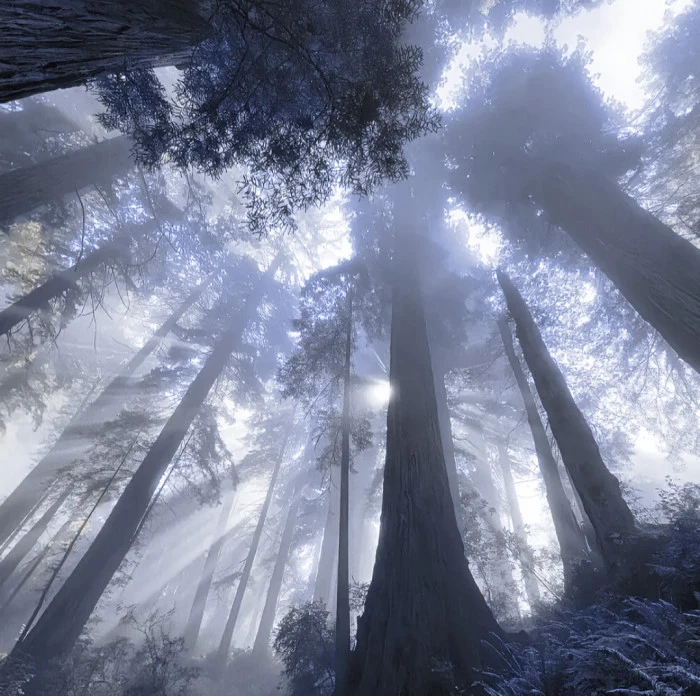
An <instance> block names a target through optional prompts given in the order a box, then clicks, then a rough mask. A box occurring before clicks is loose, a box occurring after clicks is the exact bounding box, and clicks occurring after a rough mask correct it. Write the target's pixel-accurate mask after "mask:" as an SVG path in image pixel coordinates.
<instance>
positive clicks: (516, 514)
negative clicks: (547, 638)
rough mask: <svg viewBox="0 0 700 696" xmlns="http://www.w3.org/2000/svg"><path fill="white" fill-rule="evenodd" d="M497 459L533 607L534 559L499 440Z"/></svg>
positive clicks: (537, 590) (535, 587) (536, 593)
mask: <svg viewBox="0 0 700 696" xmlns="http://www.w3.org/2000/svg"><path fill="white" fill-rule="evenodd" d="M498 461H499V464H500V465H501V471H502V472H503V483H504V485H505V489H506V498H507V499H508V509H509V511H510V517H511V519H512V520H513V532H514V533H515V536H516V538H517V539H518V541H519V542H520V543H521V544H522V548H521V549H520V553H521V559H520V562H521V563H520V565H521V568H522V571H523V582H524V583H525V594H526V595H527V601H528V602H529V604H530V607H532V608H534V607H535V605H536V604H537V602H539V601H540V586H539V584H538V582H537V578H536V577H535V574H534V571H533V569H534V565H535V559H534V556H533V554H532V552H531V550H530V547H529V546H528V542H527V531H526V529H525V523H524V522H523V516H522V513H521V512H520V502H519V501H518V491H517V490H516V488H515V479H514V478H513V469H512V468H511V465H510V456H509V455H508V448H507V447H506V444H505V443H503V442H500V443H499V444H498Z"/></svg>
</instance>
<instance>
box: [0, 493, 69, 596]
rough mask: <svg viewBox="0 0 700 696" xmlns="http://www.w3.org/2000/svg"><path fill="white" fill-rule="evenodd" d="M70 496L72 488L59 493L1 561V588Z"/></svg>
mask: <svg viewBox="0 0 700 696" xmlns="http://www.w3.org/2000/svg"><path fill="white" fill-rule="evenodd" d="M70 494H71V489H70V488H65V489H64V490H63V491H62V492H61V493H59V494H58V496H57V497H56V499H55V500H54V501H53V503H52V504H51V505H50V506H49V507H48V509H47V510H46V511H45V512H44V514H43V515H42V516H41V517H40V518H39V519H38V520H37V521H36V522H35V523H34V524H33V525H32V527H31V528H30V529H28V530H27V532H25V534H23V535H22V536H21V537H20V538H19V540H18V541H17V543H16V544H15V545H14V546H13V547H12V548H11V549H10V551H9V553H8V554H7V555H6V556H5V557H4V558H3V559H2V561H0V588H1V587H2V586H3V585H4V584H5V583H6V582H7V581H8V580H9V579H10V576H11V575H12V573H14V572H15V570H16V569H17V567H18V566H19V564H20V563H21V562H22V561H23V560H24V559H25V558H26V557H27V556H28V555H29V554H30V553H31V551H32V549H33V548H34V546H35V544H36V543H37V541H39V539H40V538H41V535H42V534H43V533H44V532H45V531H46V529H47V527H48V526H49V524H50V522H51V520H52V519H53V517H54V515H55V514H56V513H57V512H58V511H59V509H60V508H61V506H62V505H63V503H64V502H65V501H66V500H67V499H68V496H69V495H70Z"/></svg>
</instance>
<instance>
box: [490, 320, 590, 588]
mask: <svg viewBox="0 0 700 696" xmlns="http://www.w3.org/2000/svg"><path fill="white" fill-rule="evenodd" d="M498 329H499V331H500V334H501V340H502V341H503V347H504V349H505V352H506V357H507V358H508V363H509V364H510V368H511V370H512V372H513V376H514V377H515V382H516V384H517V385H518V389H519V391H520V396H521V397H522V399H523V403H524V405H525V413H526V415H527V421H528V424H529V426H530V432H531V433H532V439H533V442H534V444H535V453H536V455H537V463H538V465H539V469H540V474H541V475H542V480H543V481H544V487H545V494H546V497H547V504H548V506H549V511H550V512H551V514H552V522H553V523H554V531H555V533H556V535H557V540H558V542H559V553H560V554H561V560H562V565H563V568H564V587H565V588H566V589H567V590H571V589H572V587H573V584H574V580H575V576H576V569H577V566H579V565H580V564H581V563H583V562H585V561H588V560H589V554H588V549H587V548H586V540H585V538H584V535H583V532H582V531H581V527H580V526H579V524H578V521H577V520H576V516H575V515H574V511H573V510H572V509H571V504H570V503H569V498H568V497H567V495H566V491H565V490H564V485H563V483H562V480H561V476H560V475H559V467H558V466H557V462H556V460H555V459H554V455H553V453H552V448H551V447H550V445H549V438H548V437H547V431H546V430H545V427H544V424H543V423H542V419H541V418H540V414H539V411H538V410H537V404H536V403H535V398H534V396H533V395H532V392H531V391H530V385H529V384H528V381H527V377H526V376H525V372H524V371H523V368H522V366H521V365H520V361H519V360H518V357H517V355H516V354H515V347H514V345H513V335H512V334H511V332H510V327H509V326H508V321H507V320H506V319H505V317H502V318H501V319H499V320H498Z"/></svg>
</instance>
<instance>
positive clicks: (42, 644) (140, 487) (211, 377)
mask: <svg viewBox="0 0 700 696" xmlns="http://www.w3.org/2000/svg"><path fill="white" fill-rule="evenodd" d="M241 331H242V327H240V326H239V327H237V328H234V329H231V330H230V331H228V332H227V333H226V334H225V336H224V337H223V338H222V339H220V340H219V342H218V343H217V345H216V347H215V348H214V350H213V351H212V352H211V354H210V355H209V357H208V358H207V361H206V362H205V363H204V366H203V367H202V369H201V370H200V372H199V374H198V375H197V377H195V379H194V381H193V382H192V384H190V386H189V388H188V389H187V391H186V392H185V395H184V396H183V398H182V400H181V401H180V403H179V404H178V406H177V408H176V409H175V411H174V412H173V414H172V415H171V416H170V418H169V419H168V422H167V423H166V424H165V426H164V427H163V429H162V431H161V432H160V435H159V436H158V438H157V439H156V441H155V442H154V443H153V445H152V446H151V448H150V449H149V451H148V454H147V455H146V457H145V458H144V460H143V462H141V464H140V465H139V467H138V469H137V470H136V472H135V473H134V475H133V477H132V478H131V480H130V481H129V483H128V484H127V486H126V488H125V489H124V492H123V493H122V494H121V496H120V497H119V500H118V501H117V503H116V505H115V506H114V508H113V509H112V511H111V513H110V515H109V517H108V518H107V520H106V521H105V523H104V525H103V526H102V528H101V529H100V531H99V532H98V534H97V536H96V537H95V539H94V541H93V542H92V544H91V545H90V548H89V549H88V550H87V551H86V553H85V555H84V556H83V557H82V558H81V559H80V561H79V563H78V565H77V566H76V567H75V569H74V570H73V572H72V573H71V575H70V576H69V577H68V578H67V579H66V581H65V582H64V584H63V585H62V587H61V588H60V589H59V591H58V592H57V594H56V595H55V596H54V598H53V600H52V601H51V603H50V604H49V606H48V607H47V608H46V610H45V611H44V613H43V614H42V615H41V617H40V618H39V620H38V621H37V622H36V624H35V625H34V627H33V628H32V629H31V630H30V631H29V633H28V635H27V637H26V638H25V639H24V640H23V641H22V643H21V644H19V646H18V652H19V653H20V654H23V655H25V656H27V657H29V658H30V659H32V660H34V661H35V663H36V664H37V665H38V666H39V668H40V669H41V667H42V666H44V665H46V664H47V663H48V662H49V661H50V660H52V659H53V658H56V657H59V656H61V655H65V654H66V653H68V652H69V651H70V650H71V649H72V648H73V646H74V645H75V642H76V641H77V640H78V638H79V636H80V634H81V632H82V630H83V628H84V626H85V623H86V622H87V620H88V619H89V618H90V615H91V614H92V612H93V610H94V608H95V606H96V605H97V602H98V601H99V600H100V597H101V596H102V593H103V592H104V591H105V589H106V588H107V585H108V584H109V582H110V580H111V579H112V577H113V576H114V573H115V572H116V571H117V569H118V568H119V566H120V565H121V563H122V561H123V560H124V557H125V556H126V554H127V553H128V552H129V549H130V548H131V544H132V541H133V539H134V535H135V534H136V531H137V529H138V528H139V525H140V522H141V519H142V517H143V516H144V514H145V513H146V511H147V510H148V507H149V503H150V501H151V498H152V497H153V494H154V493H155V492H156V489H157V487H158V484H159V482H160V480H161V478H162V476H163V475H164V473H165V471H166V469H167V467H168V465H169V464H170V462H171V460H172V458H173V456H174V455H175V453H176V452H177V449H178V447H179V446H180V445H181V443H182V441H183V439H184V437H185V435H186V433H187V430H188V429H189V427H190V425H191V424H192V421H193V420H194V418H195V416H196V415H197V413H198V412H199V409H200V408H201V406H202V404H203V403H204V400H205V399H206V398H207V395H208V394H209V391H210V389H211V388H212V386H213V385H214V382H216V380H217V378H218V377H219V375H220V374H221V372H222V370H223V369H224V367H225V366H226V362H227V361H228V358H229V356H230V354H231V352H232V351H233V349H234V348H235V345H236V343H237V342H238V341H239V340H240V334H241Z"/></svg>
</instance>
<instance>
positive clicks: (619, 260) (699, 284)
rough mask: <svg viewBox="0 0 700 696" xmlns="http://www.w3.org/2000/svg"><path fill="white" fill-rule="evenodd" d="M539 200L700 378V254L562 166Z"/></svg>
mask: <svg viewBox="0 0 700 696" xmlns="http://www.w3.org/2000/svg"><path fill="white" fill-rule="evenodd" d="M533 196H534V198H535V200H536V202H538V203H539V204H540V205H541V206H542V207H543V208H544V209H545V210H546V212H547V214H548V216H549V219H550V220H551V222H552V223H554V224H556V225H558V226H560V227H562V228H563V229H564V230H566V231H567V232H568V234H569V235H570V236H571V237H572V239H573V240H574V241H575V242H576V243H577V244H578V245H579V246H580V247H581V249H582V250H583V251H584V252H586V254H588V256H589V257H590V258H591V260H592V261H593V263H594V264H595V265H596V266H597V267H598V268H599V269H600V270H601V271H602V272H603V273H604V274H605V275H606V276H607V277H608V278H609V279H610V280H611V281H612V282H613V284H614V285H615V286H616V287H617V289H618V290H619V291H620V292H621V293H622V295H623V296H624V297H625V299H626V300H627V301H628V302H629V303H630V304H631V305H632V307H634V309H635V310H636V311H637V312H638V313H639V315H640V316H641V317H642V318H643V319H644V320H645V321H647V322H648V323H649V324H650V325H651V326H653V327H654V328H655V329H656V330H657V331H658V332H659V333H660V334H661V336H663V338H664V339H665V340H666V341H667V343H668V344H669V345H670V346H671V347H672V348H673V349H674V350H675V351H676V352H677V353H678V355H679V356H680V357H681V358H682V359H683V360H684V361H685V362H687V363H688V364H689V365H690V366H691V367H692V368H693V369H694V370H695V371H696V372H700V249H698V247H696V246H695V245H694V244H692V243H691V242H689V241H688V240H686V239H683V238H682V237H680V236H679V235H677V234H676V233H675V232H674V231H673V230H672V229H671V228H670V227H669V226H668V225H664V224H663V223H662V222H661V221H660V220H659V219H658V218H656V217H654V216H653V215H652V214H651V213H649V212H648V211H646V210H644V209H643V208H642V207H641V206H640V205H639V204H638V203H637V202H636V201H635V200H634V199H633V198H632V197H630V196H628V195H627V194H626V193H624V191H622V190H621V189H620V187H619V185H618V184H616V183H615V182H613V181H610V180H608V179H607V178H605V177H602V176H600V175H599V174H596V173H594V172H591V171H587V170H585V169H584V168H582V167H577V166H574V165H571V164H566V163H563V162H560V163H557V165H556V166H554V167H549V168H548V170H547V174H546V176H544V177H542V178H541V181H540V182H539V186H538V187H537V189H536V190H535V189H533Z"/></svg>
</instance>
